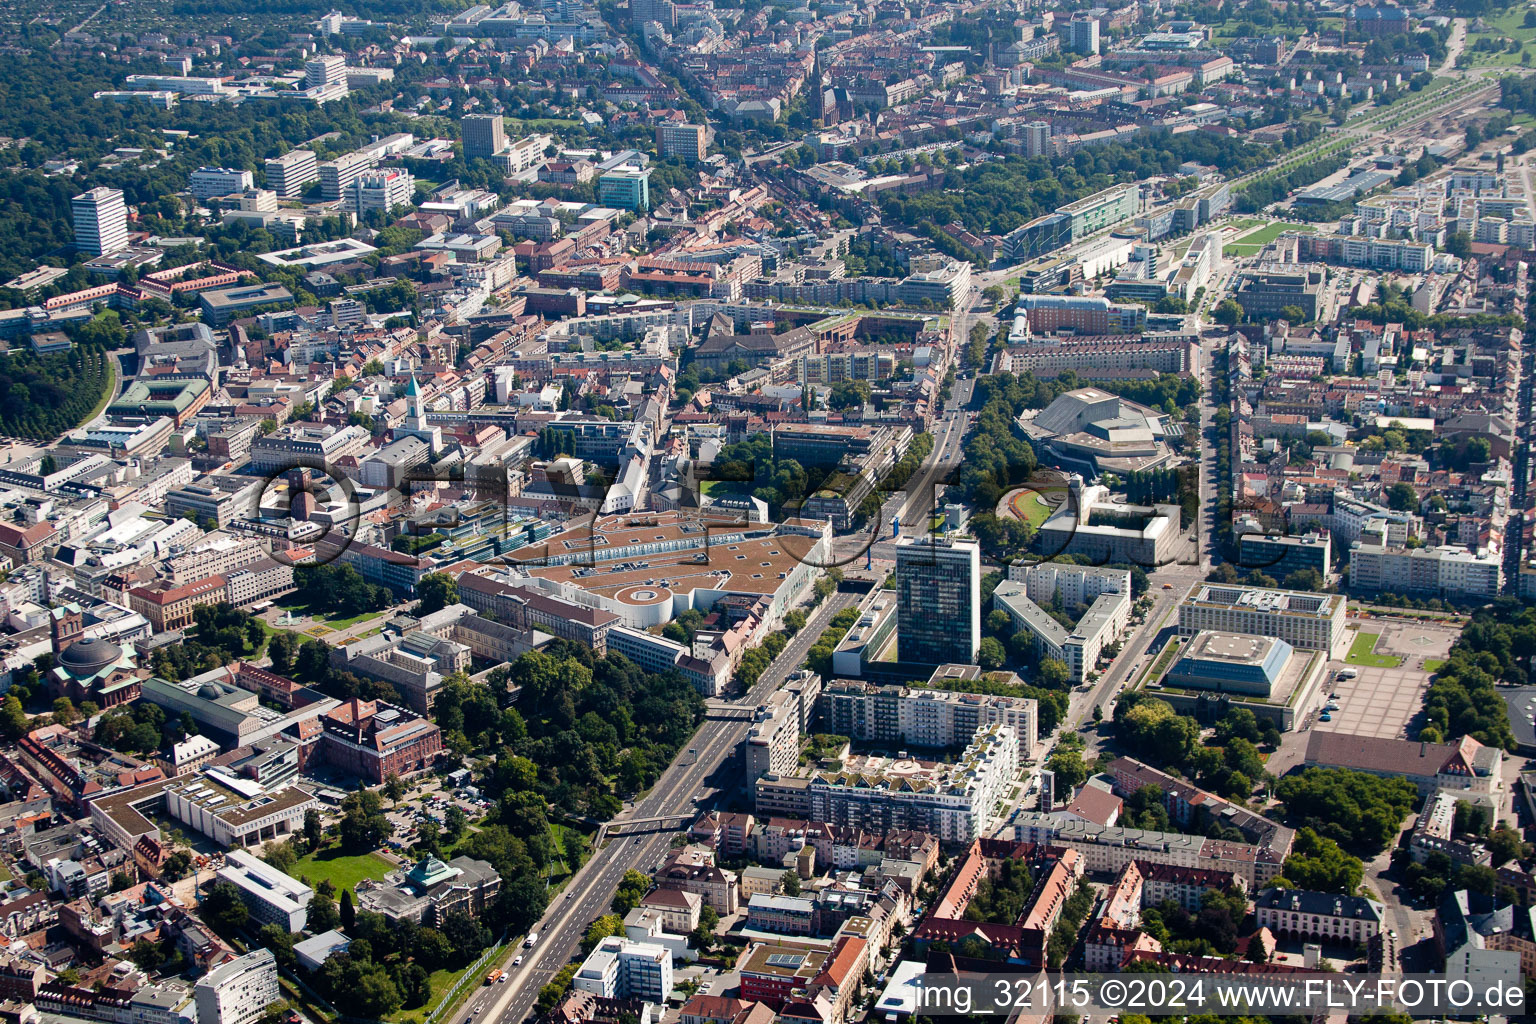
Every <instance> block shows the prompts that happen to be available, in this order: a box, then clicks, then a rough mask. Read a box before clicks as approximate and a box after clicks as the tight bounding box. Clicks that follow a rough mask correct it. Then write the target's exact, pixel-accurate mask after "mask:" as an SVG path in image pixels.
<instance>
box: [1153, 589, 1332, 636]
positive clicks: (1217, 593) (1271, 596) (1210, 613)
mask: <svg viewBox="0 0 1536 1024" xmlns="http://www.w3.org/2000/svg"><path fill="white" fill-rule="evenodd" d="M1344 605H1345V601H1344V598H1343V597H1342V596H1341V595H1339V594H1306V593H1302V592H1300V591H1294V590H1267V589H1264V588H1262V587H1241V586H1226V585H1222V584H1216V583H1197V584H1195V586H1194V587H1192V588H1191V589H1190V591H1189V594H1188V595H1186V596H1185V598H1184V601H1183V603H1182V604H1180V605H1179V635H1180V636H1194V635H1195V634H1196V633H1198V632H1200V631H1201V630H1213V631H1216V632H1221V633H1251V634H1253V635H1254V636H1272V637H1278V638H1279V639H1281V640H1284V641H1285V642H1286V643H1288V644H1290V645H1291V646H1292V647H1297V648H1300V649H1302V650H1307V651H1333V650H1334V649H1335V648H1337V646H1338V645H1339V642H1340V641H1341V640H1342V639H1343V638H1344Z"/></svg>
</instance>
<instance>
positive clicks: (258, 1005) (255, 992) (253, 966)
mask: <svg viewBox="0 0 1536 1024" xmlns="http://www.w3.org/2000/svg"><path fill="white" fill-rule="evenodd" d="M193 998H194V999H195V1000H196V1003H197V1024H248V1022H249V1021H253V1020H256V1019H257V1018H258V1017H260V1016H261V1015H262V1014H263V1013H265V1012H266V1010H267V1007H268V1006H271V1005H272V1004H273V1003H275V1002H278V1001H279V1000H281V999H282V998H283V993H282V989H280V988H279V987H278V984H277V958H276V957H274V956H273V955H272V951H271V950H270V949H257V950H254V951H252V952H250V953H247V954H245V955H244V956H240V957H236V958H235V959H233V960H230V961H228V962H227V963H222V964H220V965H219V966H217V967H215V968H214V969H213V970H211V971H209V972H208V973H207V974H204V975H203V976H202V977H201V978H199V979H198V980H197V986H196V988H194V989H193Z"/></svg>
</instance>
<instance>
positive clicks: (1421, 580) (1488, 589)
mask: <svg viewBox="0 0 1536 1024" xmlns="http://www.w3.org/2000/svg"><path fill="white" fill-rule="evenodd" d="M1381 539H1382V537H1381V534H1379V533H1376V534H1369V533H1368V534H1365V535H1363V536H1362V537H1361V539H1360V540H1357V541H1355V542H1354V543H1353V544H1351V545H1350V549H1349V588H1350V590H1351V591H1358V592H1361V593H1393V594H1431V595H1433V596H1435V597H1444V598H1450V599H1451V600H1462V601H1465V600H1488V599H1491V598H1494V597H1497V596H1499V594H1500V593H1501V592H1502V588H1503V585H1504V557H1503V553H1502V552H1500V551H1499V550H1498V549H1497V548H1484V549H1483V550H1481V551H1468V550H1467V549H1466V548H1462V547H1456V546H1454V545H1444V546H1441V547H1433V548H1409V547H1387V546H1385V545H1383V544H1381V543H1380V541H1381Z"/></svg>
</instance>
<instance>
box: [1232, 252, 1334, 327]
mask: <svg viewBox="0 0 1536 1024" xmlns="http://www.w3.org/2000/svg"><path fill="white" fill-rule="evenodd" d="M1323 279H1324V271H1323V268H1322V267H1320V266H1317V265H1315V264H1309V265H1304V266H1292V267H1277V268H1274V269H1263V270H1245V271H1243V272H1242V274H1241V275H1240V277H1239V283H1238V286H1237V303H1238V305H1240V306H1242V307H1243V312H1244V313H1246V314H1247V315H1248V316H1249V317H1250V318H1252V319H1254V320H1269V319H1273V318H1275V317H1278V316H1279V315H1280V311H1281V310H1282V309H1284V308H1285V307H1287V306H1295V307H1296V308H1298V309H1300V310H1301V312H1302V314H1303V315H1304V316H1305V318H1306V321H1307V322H1310V321H1312V320H1316V319H1317V317H1318V311H1319V309H1320V308H1321V302H1322V296H1323Z"/></svg>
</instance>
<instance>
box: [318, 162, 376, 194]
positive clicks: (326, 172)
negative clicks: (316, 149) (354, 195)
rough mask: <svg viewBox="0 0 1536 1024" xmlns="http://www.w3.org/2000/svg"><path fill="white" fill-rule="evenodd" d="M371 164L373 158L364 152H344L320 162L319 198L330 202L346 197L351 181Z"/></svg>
mask: <svg viewBox="0 0 1536 1024" xmlns="http://www.w3.org/2000/svg"><path fill="white" fill-rule="evenodd" d="M373 164H374V160H373V158H372V157H370V156H368V155H367V154H366V153H344V154H342V155H341V156H339V157H337V158H336V159H335V160H327V161H326V162H325V163H323V164H320V166H319V170H320V198H322V199H324V200H325V201H326V202H331V203H333V202H336V201H337V200H340V199H344V198H346V195H347V190H348V189H349V188H351V187H352V183H353V182H354V181H356V180H357V179H358V176H359V175H361V174H363V172H365V171H367V170H368V169H369V168H371V167H372V166H373Z"/></svg>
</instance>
